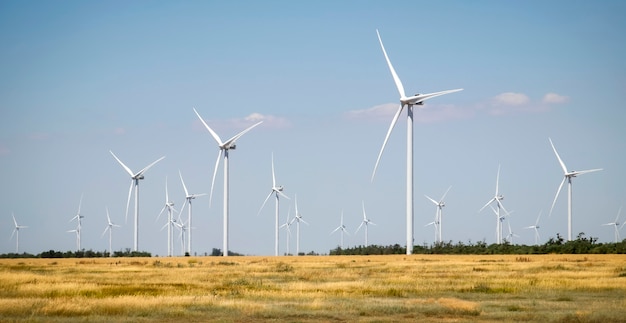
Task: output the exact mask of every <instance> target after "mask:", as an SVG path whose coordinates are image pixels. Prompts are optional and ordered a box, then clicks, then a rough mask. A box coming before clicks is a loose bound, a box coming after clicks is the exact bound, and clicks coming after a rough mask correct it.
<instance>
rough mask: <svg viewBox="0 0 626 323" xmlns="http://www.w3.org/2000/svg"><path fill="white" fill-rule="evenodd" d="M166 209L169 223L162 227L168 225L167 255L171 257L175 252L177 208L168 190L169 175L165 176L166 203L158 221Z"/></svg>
mask: <svg viewBox="0 0 626 323" xmlns="http://www.w3.org/2000/svg"><path fill="white" fill-rule="evenodd" d="M165 210H167V223H166V224H165V225H164V226H163V227H162V228H161V231H162V230H163V229H164V228H165V227H166V226H167V256H168V257H171V256H172V255H173V254H174V243H173V241H172V239H173V225H174V218H173V213H174V212H176V209H174V202H172V201H171V200H170V197H169V194H168V192H167V177H165V205H164V206H163V208H162V209H161V212H159V215H158V216H157V221H158V220H159V218H160V217H161V214H163V211H165Z"/></svg>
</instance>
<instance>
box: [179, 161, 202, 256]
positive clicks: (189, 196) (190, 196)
mask: <svg viewBox="0 0 626 323" xmlns="http://www.w3.org/2000/svg"><path fill="white" fill-rule="evenodd" d="M178 175H179V176H180V182H181V183H183V189H184V190H185V202H183V207H181V208H180V212H181V213H182V212H183V210H184V209H185V205H186V204H189V214H188V215H187V225H188V226H189V232H188V234H187V253H188V254H189V255H190V256H191V213H192V212H191V200H193V199H195V198H196V197H199V196H204V195H206V193H201V194H190V193H189V191H188V190H187V186H185V181H184V180H183V174H181V172H180V170H179V171H178Z"/></svg>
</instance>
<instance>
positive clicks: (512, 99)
mask: <svg viewBox="0 0 626 323" xmlns="http://www.w3.org/2000/svg"><path fill="white" fill-rule="evenodd" d="M492 101H493V104H494V105H495V106H503V105H508V106H520V105H523V104H527V103H528V102H529V101H530V99H529V98H528V96H527V95H526V94H523V93H515V92H505V93H502V94H498V95H496V96H495V97H494V98H493V100H492Z"/></svg>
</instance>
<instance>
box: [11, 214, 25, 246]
mask: <svg viewBox="0 0 626 323" xmlns="http://www.w3.org/2000/svg"><path fill="white" fill-rule="evenodd" d="M11 216H12V217H13V224H15V227H14V229H13V232H12V233H11V237H10V238H9V240H11V239H13V235H15V253H19V252H20V229H26V228H28V227H27V226H25V225H19V224H17V220H15V214H11Z"/></svg>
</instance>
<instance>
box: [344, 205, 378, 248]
mask: <svg viewBox="0 0 626 323" xmlns="http://www.w3.org/2000/svg"><path fill="white" fill-rule="evenodd" d="M361 202H362V204H363V221H361V224H360V225H359V227H358V228H357V229H356V231H355V232H354V234H357V232H359V230H360V229H361V227H362V226H363V225H365V246H366V247H367V246H369V244H368V243H367V228H368V226H369V225H370V224H372V225H376V223H374V222H372V220H370V219H368V218H367V216H366V215H365V202H364V201H361ZM342 222H343V221H342Z"/></svg>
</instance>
